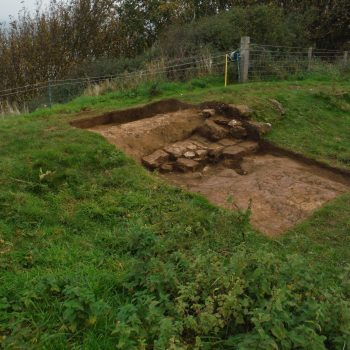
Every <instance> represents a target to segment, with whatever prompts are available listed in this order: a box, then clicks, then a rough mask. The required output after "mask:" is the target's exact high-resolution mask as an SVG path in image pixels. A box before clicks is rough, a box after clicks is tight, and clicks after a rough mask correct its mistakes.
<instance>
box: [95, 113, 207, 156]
mask: <svg viewBox="0 0 350 350" xmlns="http://www.w3.org/2000/svg"><path fill="white" fill-rule="evenodd" d="M202 123H203V117H201V116H200V115H199V114H198V111H197V110H194V109H186V110H182V111H178V112H173V113H168V114H158V115H156V116H154V117H151V118H146V119H141V120H137V121H133V122H130V123H126V124H117V125H113V124H105V125H97V126H94V127H92V128H90V130H91V131H94V132H97V133H99V134H101V135H102V136H103V137H105V138H106V139H107V140H108V141H109V142H110V143H112V144H114V145H116V146H117V147H118V148H120V149H123V150H124V151H125V152H126V153H127V154H129V155H130V156H133V157H134V158H136V159H137V160H140V159H141V158H142V156H144V155H148V154H150V153H152V152H154V151H155V150H157V149H159V148H163V147H164V146H166V145H168V144H171V143H174V142H176V141H178V140H183V139H186V138H188V137H189V136H190V135H191V134H192V133H193V131H194V130H195V129H196V128H197V127H198V126H200V125H201V124H202Z"/></svg>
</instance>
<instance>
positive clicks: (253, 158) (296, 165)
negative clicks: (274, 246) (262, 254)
mask: <svg viewBox="0 0 350 350" xmlns="http://www.w3.org/2000/svg"><path fill="white" fill-rule="evenodd" d="M242 168H243V170H245V171H246V172H247V174H246V175H239V174H237V172H236V171H235V170H232V169H228V168H224V167H222V166H220V165H218V166H217V165H215V166H211V167H210V168H209V169H208V170H207V172H205V173H202V174H198V173H195V174H193V173H187V174H180V173H169V174H164V175H162V176H163V177H164V178H165V179H166V180H167V181H170V182H171V183H173V184H175V185H178V186H182V187H184V188H186V189H187V190H189V191H192V192H197V193H200V194H202V195H204V196H205V197H207V198H208V199H209V201H210V202H212V203H214V204H217V205H219V206H223V207H225V208H232V209H234V208H236V207H238V208H240V209H246V208H247V207H248V204H249V200H250V199H252V224H253V226H254V227H255V228H257V229H259V230H260V231H262V232H264V233H265V234H267V235H269V236H273V235H277V234H280V233H282V232H284V231H286V230H288V229H290V228H292V227H293V226H294V225H296V224H297V223H299V222H301V221H303V220H304V219H306V218H307V217H308V216H310V215H311V214H312V212H313V211H314V210H316V209H318V208H320V207H321V206H322V205H323V204H324V203H326V202H328V201H330V200H332V199H333V198H335V197H336V196H338V195H339V194H341V193H344V192H346V191H348V190H349V187H348V186H347V185H345V184H342V183H340V182H338V181H336V179H335V178H334V177H333V176H332V175H331V174H325V172H324V171H321V172H320V174H322V176H320V175H318V174H317V173H316V171H317V169H315V168H314V167H311V166H309V165H304V164H302V163H300V162H298V161H295V160H292V159H289V158H286V157H276V156H273V155H268V154H265V155H261V154H256V155H250V156H248V157H246V158H244V160H243V163H242ZM315 170H316V171H315ZM230 197H232V200H233V204H232V201H228V199H229V198H230Z"/></svg>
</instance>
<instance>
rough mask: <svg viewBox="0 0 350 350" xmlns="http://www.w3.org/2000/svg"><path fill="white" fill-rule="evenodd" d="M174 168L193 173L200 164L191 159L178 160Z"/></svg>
mask: <svg viewBox="0 0 350 350" xmlns="http://www.w3.org/2000/svg"><path fill="white" fill-rule="evenodd" d="M175 167H176V168H177V169H178V170H180V171H183V172H189V171H192V172H195V171H197V170H198V169H199V168H200V164H199V163H198V162H196V161H195V160H193V159H187V158H179V159H178V160H177V161H176V163H175Z"/></svg>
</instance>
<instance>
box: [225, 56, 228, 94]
mask: <svg viewBox="0 0 350 350" xmlns="http://www.w3.org/2000/svg"><path fill="white" fill-rule="evenodd" d="M227 68H228V54H226V56H225V87H226V86H227V70H228V69H227Z"/></svg>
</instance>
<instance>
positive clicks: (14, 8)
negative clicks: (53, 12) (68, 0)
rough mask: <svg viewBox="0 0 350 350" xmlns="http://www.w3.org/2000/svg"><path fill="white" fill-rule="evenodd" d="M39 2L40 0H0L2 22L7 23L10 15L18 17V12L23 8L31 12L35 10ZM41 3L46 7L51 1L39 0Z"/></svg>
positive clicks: (0, 18)
mask: <svg viewBox="0 0 350 350" xmlns="http://www.w3.org/2000/svg"><path fill="white" fill-rule="evenodd" d="M37 2H38V0H0V20H1V21H4V20H5V21H6V20H8V18H9V16H10V15H12V16H14V17H17V13H18V11H20V10H21V9H22V8H23V7H26V8H27V9H29V10H34V9H35V8H36V3H37ZM39 2H41V3H42V6H45V5H47V4H48V3H49V2H50V1H49V0H39Z"/></svg>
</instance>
